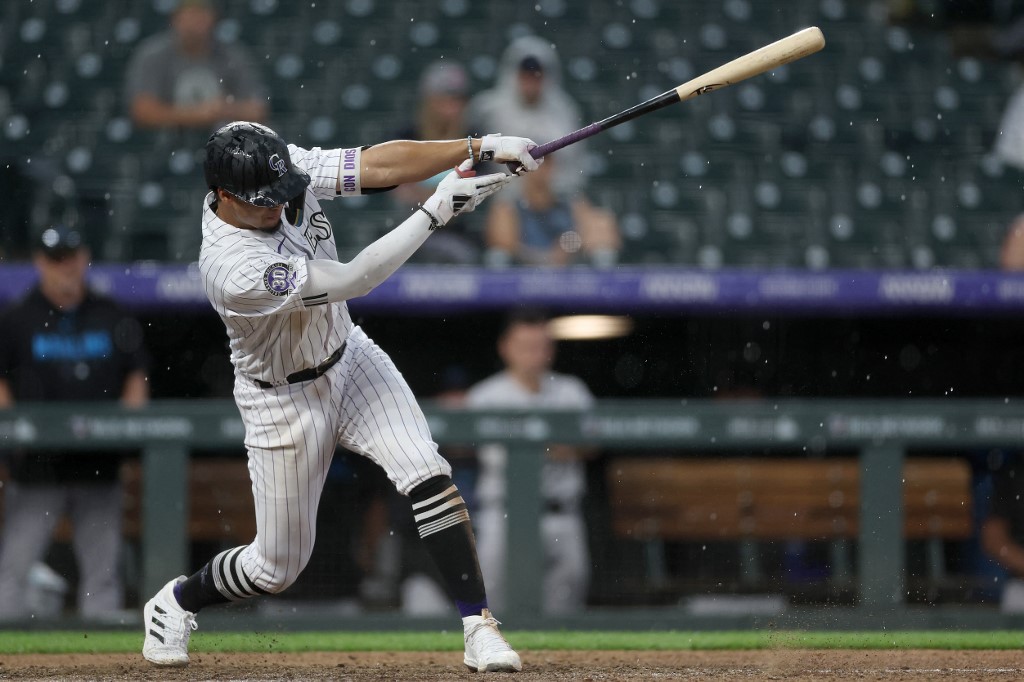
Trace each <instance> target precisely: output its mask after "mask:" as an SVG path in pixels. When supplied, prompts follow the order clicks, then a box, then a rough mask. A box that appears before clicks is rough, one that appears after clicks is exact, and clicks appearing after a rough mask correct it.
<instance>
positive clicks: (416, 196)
mask: <svg viewBox="0 0 1024 682" xmlns="http://www.w3.org/2000/svg"><path fill="white" fill-rule="evenodd" d="M468 101H469V74H468V73H467V71H466V68H465V67H464V66H463V65H462V64H461V63H459V62H457V61H455V60H452V59H439V60H437V61H435V62H431V63H430V64H429V65H428V66H427V68H426V69H424V70H423V73H422V74H421V76H420V81H419V89H418V101H417V104H416V116H415V119H413V120H411V121H409V122H408V124H407V125H405V126H404V127H403V128H400V129H399V130H398V131H397V132H396V133H395V135H394V136H393V137H394V139H396V140H451V139H458V138H464V137H466V136H467V135H468V134H469V126H468V125H466V118H465V114H466V104H467V103H468ZM445 175H446V173H439V174H437V175H435V176H434V177H432V178H428V179H426V180H424V181H423V182H413V183H409V184H406V185H400V186H399V187H396V188H395V190H394V191H393V192H392V199H393V200H394V203H395V204H396V205H398V206H400V207H405V208H412V207H415V206H416V205H418V204H419V203H421V202H423V201H426V200H427V198H429V197H430V195H431V194H433V193H434V191H435V190H436V189H437V185H438V184H439V183H440V182H441V180H442V179H444V176H445ZM476 218H477V217H476V216H475V215H469V216H466V217H465V219H463V220H461V221H459V222H458V223H456V224H455V225H453V226H452V227H453V228H454V229H451V230H446V231H445V232H443V233H441V234H436V235H434V238H432V239H430V240H429V241H428V242H427V243H426V244H424V245H423V247H421V248H420V249H419V251H417V252H416V254H415V255H414V256H413V258H412V259H411V261H410V262H413V263H443V264H448V265H475V264H478V263H479V262H480V259H481V253H482V251H481V247H482V243H481V242H482V239H481V237H480V231H481V227H480V221H479V220H477V219H476Z"/></svg>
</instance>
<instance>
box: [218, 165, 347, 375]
mask: <svg viewBox="0 0 1024 682" xmlns="http://www.w3.org/2000/svg"><path fill="white" fill-rule="evenodd" d="M288 151H289V153H290V154H291V159H292V163H293V164H294V165H295V166H297V167H299V168H302V169H303V170H305V171H306V172H307V173H309V175H310V178H311V181H310V184H309V187H308V188H307V190H306V193H305V202H304V206H303V210H302V212H301V214H299V216H298V217H297V219H296V222H297V224H296V225H292V224H291V223H289V222H288V221H287V219H286V218H285V217H284V216H283V215H282V219H281V222H280V224H279V226H278V228H277V229H276V230H273V231H264V230H250V229H241V228H238V227H234V226H233V225H229V224H227V223H225V222H224V221H223V220H221V219H220V218H218V217H217V214H216V213H214V211H213V208H211V204H212V202H213V199H214V195H213V193H210V194H207V196H206V199H205V200H204V202H203V245H202V248H201V249H200V251H199V272H200V274H201V276H202V278H203V286H204V288H205V289H206V296H207V298H208V299H210V303H211V304H212V305H213V307H214V309H215V310H216V311H217V313H218V314H219V315H220V317H221V319H222V320H223V321H224V326H225V327H226V328H227V333H228V340H229V344H230V347H231V363H232V364H233V365H234V366H235V372H236V373H237V374H240V375H242V376H244V377H247V378H249V379H260V380H262V381H267V382H270V383H273V384H282V383H285V377H287V376H288V375H289V374H292V373H293V372H297V371H300V370H303V369H307V368H309V367H315V366H316V365H318V364H320V363H321V362H323V361H324V360H325V359H326V358H327V357H328V356H329V355H330V354H331V353H333V352H334V351H335V350H336V349H337V348H339V347H340V346H341V344H342V343H343V342H344V341H345V339H346V338H348V334H349V332H350V331H351V329H352V324H353V323H352V318H351V316H350V315H349V312H348V305H347V304H346V303H345V302H344V301H342V302H340V303H328V302H327V301H326V299H320V300H311V299H305V300H304V299H303V298H302V296H301V295H300V292H301V290H302V286H303V284H304V283H305V281H306V262H307V261H308V260H315V259H321V258H330V259H332V260H337V258H338V251H337V246H336V245H335V243H334V230H333V229H332V228H331V224H330V222H329V221H328V220H327V217H326V216H325V215H324V212H323V210H322V209H321V208H320V201H321V200H324V199H333V198H335V197H336V196H352V195H356V194H360V193H361V187H360V183H359V171H358V169H359V158H360V150H359V149H358V148H354V149H320V148H319V147H314V148H312V149H308V150H307V149H302V148H300V147H296V146H294V145H288ZM339 177H340V178H341V188H342V191H341V193H340V194H339V193H338V192H337V191H336V187H337V184H338V179H339ZM311 298H314V299H315V297H311Z"/></svg>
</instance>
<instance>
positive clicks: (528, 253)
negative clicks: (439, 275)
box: [485, 152, 622, 267]
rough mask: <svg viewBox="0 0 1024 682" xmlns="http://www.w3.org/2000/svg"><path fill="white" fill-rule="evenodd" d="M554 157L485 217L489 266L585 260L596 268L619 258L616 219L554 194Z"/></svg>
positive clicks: (583, 201) (579, 198) (578, 198)
mask: <svg viewBox="0 0 1024 682" xmlns="http://www.w3.org/2000/svg"><path fill="white" fill-rule="evenodd" d="M558 156H559V157H560V158H559V163H558V164H556V163H555V159H554V155H548V156H547V157H545V162H544V165H543V166H541V167H540V168H539V169H537V171H536V172H534V173H529V174H527V175H526V176H524V178H523V183H522V188H521V190H522V191H521V192H520V196H519V197H518V198H516V199H514V200H513V201H506V202H500V203H496V204H494V205H493V206H491V209H490V211H489V212H488V214H487V227H486V236H485V240H486V244H487V255H486V258H485V260H486V262H487V264H488V265H492V266H495V267H501V266H505V265H508V264H510V263H518V264H521V265H556V266H561V265H569V264H571V263H574V262H579V261H581V260H584V259H586V260H587V261H589V262H590V263H591V264H593V265H595V266H597V267H610V266H612V265H614V264H615V262H616V261H617V260H618V254H619V249H620V248H621V246H622V244H621V240H620V238H619V228H618V225H617V224H616V221H615V216H614V215H612V214H611V213H610V212H608V211H606V210H604V209H601V208H598V207H596V206H594V205H593V204H591V203H590V201H588V200H587V198H586V195H585V194H583V193H582V192H581V193H579V194H576V195H574V196H573V197H572V199H567V198H564V197H560V196H559V195H558V194H556V193H555V188H554V182H553V180H554V177H555V176H554V175H553V174H554V173H555V171H556V170H557V168H558V165H559V164H560V163H561V152H559V154H558Z"/></svg>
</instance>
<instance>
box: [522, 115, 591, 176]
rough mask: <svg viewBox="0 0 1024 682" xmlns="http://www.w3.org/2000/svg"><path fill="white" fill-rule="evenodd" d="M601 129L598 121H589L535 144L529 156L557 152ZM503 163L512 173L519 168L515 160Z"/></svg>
mask: <svg viewBox="0 0 1024 682" xmlns="http://www.w3.org/2000/svg"><path fill="white" fill-rule="evenodd" d="M602 130H604V126H602V125H601V124H600V122H598V123H591V124H590V125H588V126H586V127H583V128H580V129H579V130H575V131H573V132H571V133H569V134H568V135H562V136H561V137H559V138H556V139H554V140H551V141H550V142H545V143H544V144H539V145H537V146H536V147H534V148H533V149H531V150H530V156H532V157H533V158H535V159H540V158H542V157H545V156H547V155H548V154H550V153H552V152H557V151H558V150H559V149H562V148H563V147H568V146H569V145H571V144H573V143H575V142H579V141H580V140H583V139H586V138H588V137H590V136H591V135H597V134H598V133H599V132H601V131H602ZM505 165H506V166H507V167H508V169H509V170H510V171H512V172H513V173H516V172H517V171H518V170H519V166H520V164H519V163H517V162H515V161H510V162H508V163H506V164H505Z"/></svg>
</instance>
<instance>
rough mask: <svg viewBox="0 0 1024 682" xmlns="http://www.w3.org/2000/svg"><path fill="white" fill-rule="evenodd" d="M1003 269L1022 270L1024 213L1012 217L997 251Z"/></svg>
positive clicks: (1023, 265)
mask: <svg viewBox="0 0 1024 682" xmlns="http://www.w3.org/2000/svg"><path fill="white" fill-rule="evenodd" d="M999 266H1000V267H1001V268H1002V269H1003V270H1024V213H1022V214H1021V215H1019V216H1017V217H1016V218H1014V219H1013V222H1011V223H1010V229H1009V230H1007V232H1006V238H1005V239H1003V246H1002V249H1001V250H1000V252H999Z"/></svg>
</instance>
